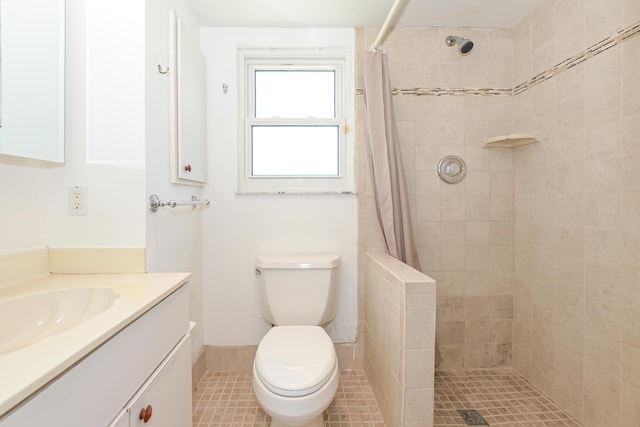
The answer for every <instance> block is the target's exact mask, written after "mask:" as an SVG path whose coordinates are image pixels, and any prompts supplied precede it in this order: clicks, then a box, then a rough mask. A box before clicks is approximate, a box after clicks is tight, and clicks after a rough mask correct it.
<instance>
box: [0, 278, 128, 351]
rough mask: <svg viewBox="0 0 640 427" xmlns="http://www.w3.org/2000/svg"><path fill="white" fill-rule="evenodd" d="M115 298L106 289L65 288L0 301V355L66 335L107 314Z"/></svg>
mask: <svg viewBox="0 0 640 427" xmlns="http://www.w3.org/2000/svg"><path fill="white" fill-rule="evenodd" d="M117 297H118V294H117V293H115V292H114V291H113V290H112V289H109V288H90V287H85V288H68V289H60V290H55V291H48V292H41V293H37V294H30V295H24V296H20V297H15V298H11V299H6V300H1V301H0V354H4V353H9V352H11V351H15V350H18V349H20V348H23V347H27V346H29V345H31V344H33V343H35V342H38V341H40V340H41V339H43V338H45V337H48V336H51V335H55V334H59V333H61V332H64V331H67V330H69V329H71V328H73V327H74V326H77V325H79V324H81V323H84V322H86V321H87V320H89V319H90V318H92V317H93V316H95V315H97V314H100V313H102V312H103V311H106V310H108V309H109V308H110V307H111V306H112V305H113V302H114V301H115V299H116V298H117Z"/></svg>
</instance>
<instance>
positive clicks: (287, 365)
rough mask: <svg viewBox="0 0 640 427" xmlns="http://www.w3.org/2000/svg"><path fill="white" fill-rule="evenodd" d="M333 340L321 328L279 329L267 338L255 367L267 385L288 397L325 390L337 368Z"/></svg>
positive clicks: (272, 331)
mask: <svg viewBox="0 0 640 427" xmlns="http://www.w3.org/2000/svg"><path fill="white" fill-rule="evenodd" d="M337 365H338V363H337V358H336V352H335V348H334V346H333V342H332V341H331V338H329V336H328V335H327V333H326V332H325V331H324V329H322V328H321V327H319V326H276V327H273V328H271V329H270V330H269V332H267V334H266V335H265V336H264V338H263V339H262V341H261V342H260V345H259V346H258V350H257V352H256V358H255V363H254V368H255V371H256V374H257V376H258V378H259V379H260V381H261V382H262V383H263V384H264V386H265V387H266V388H267V389H269V390H270V391H271V392H272V393H275V394H277V395H280V396H286V397H298V396H306V395H309V394H312V393H314V392H315V391H317V390H319V389H320V388H322V386H323V385H325V384H326V383H327V381H329V379H330V378H331V376H332V375H333V373H334V372H335V371H336V369H337Z"/></svg>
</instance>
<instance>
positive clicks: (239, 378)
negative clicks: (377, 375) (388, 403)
mask: <svg viewBox="0 0 640 427" xmlns="http://www.w3.org/2000/svg"><path fill="white" fill-rule="evenodd" d="M270 422H271V417H269V416H268V415H267V414H265V412H264V411H263V410H262V408H261V407H260V405H259V404H258V401H257V400H256V398H255V396H254V394H253V388H252V386H251V373H250V372H207V373H205V375H204V376H203V377H202V379H201V380H200V383H199V384H198V388H197V389H196V391H194V392H193V427H254V426H255V427H268V426H269V423H270ZM324 425H325V427H384V422H383V420H382V414H381V413H380V410H379V409H378V405H377V403H376V400H375V398H374V397H373V392H372V391H371V387H370V386H369V382H368V381H367V377H366V375H365V374H364V371H362V370H342V371H340V384H339V385H338V391H337V393H336V397H335V399H334V400H333V403H332V404H331V405H330V406H329V407H328V408H327V410H326V411H325V412H324Z"/></svg>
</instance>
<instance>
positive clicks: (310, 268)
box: [253, 254, 340, 427]
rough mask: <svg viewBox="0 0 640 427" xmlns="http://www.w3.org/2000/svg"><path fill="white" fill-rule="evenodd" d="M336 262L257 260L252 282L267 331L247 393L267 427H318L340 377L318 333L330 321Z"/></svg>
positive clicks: (331, 350) (311, 257) (329, 346)
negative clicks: (268, 423) (267, 418)
mask: <svg viewBox="0 0 640 427" xmlns="http://www.w3.org/2000/svg"><path fill="white" fill-rule="evenodd" d="M339 264H340V256H338V255H320V254H300V255H260V256H258V257H257V258H256V277H257V279H258V285H259V290H260V300H261V310H262V316H263V317H264V319H265V320H266V321H267V322H268V323H270V324H271V325H273V327H272V328H271V329H270V330H269V331H268V332H267V334H266V335H265V336H264V338H263V339H262V341H260V344H259V345H258V350H257V351H256V357H255V360H254V362H253V390H254V392H255V395H256V398H257V399H258V402H259V403H260V406H262V408H263V409H264V411H265V412H266V413H267V414H269V415H270V416H271V419H272V421H271V426H273V427H280V426H283V427H322V425H323V421H322V412H323V411H324V410H325V409H326V408H327V407H328V406H329V404H330V403H331V402H332V401H333V398H334V396H335V394H336V390H337V389H338V380H339V378H340V371H339V369H338V359H337V357H336V352H335V347H334V345H333V342H332V341H331V338H329V335H327V333H326V332H325V330H324V329H323V328H322V325H326V324H327V323H329V322H331V321H332V320H333V319H334V318H335V316H336V308H337V293H338V266H339Z"/></svg>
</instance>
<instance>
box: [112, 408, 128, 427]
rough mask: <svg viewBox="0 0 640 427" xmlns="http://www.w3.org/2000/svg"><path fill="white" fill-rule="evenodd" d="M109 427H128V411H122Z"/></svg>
mask: <svg viewBox="0 0 640 427" xmlns="http://www.w3.org/2000/svg"><path fill="white" fill-rule="evenodd" d="M109 427H129V411H122V412H121V413H120V415H118V416H117V417H116V419H115V420H113V421H112V422H111V424H109Z"/></svg>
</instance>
